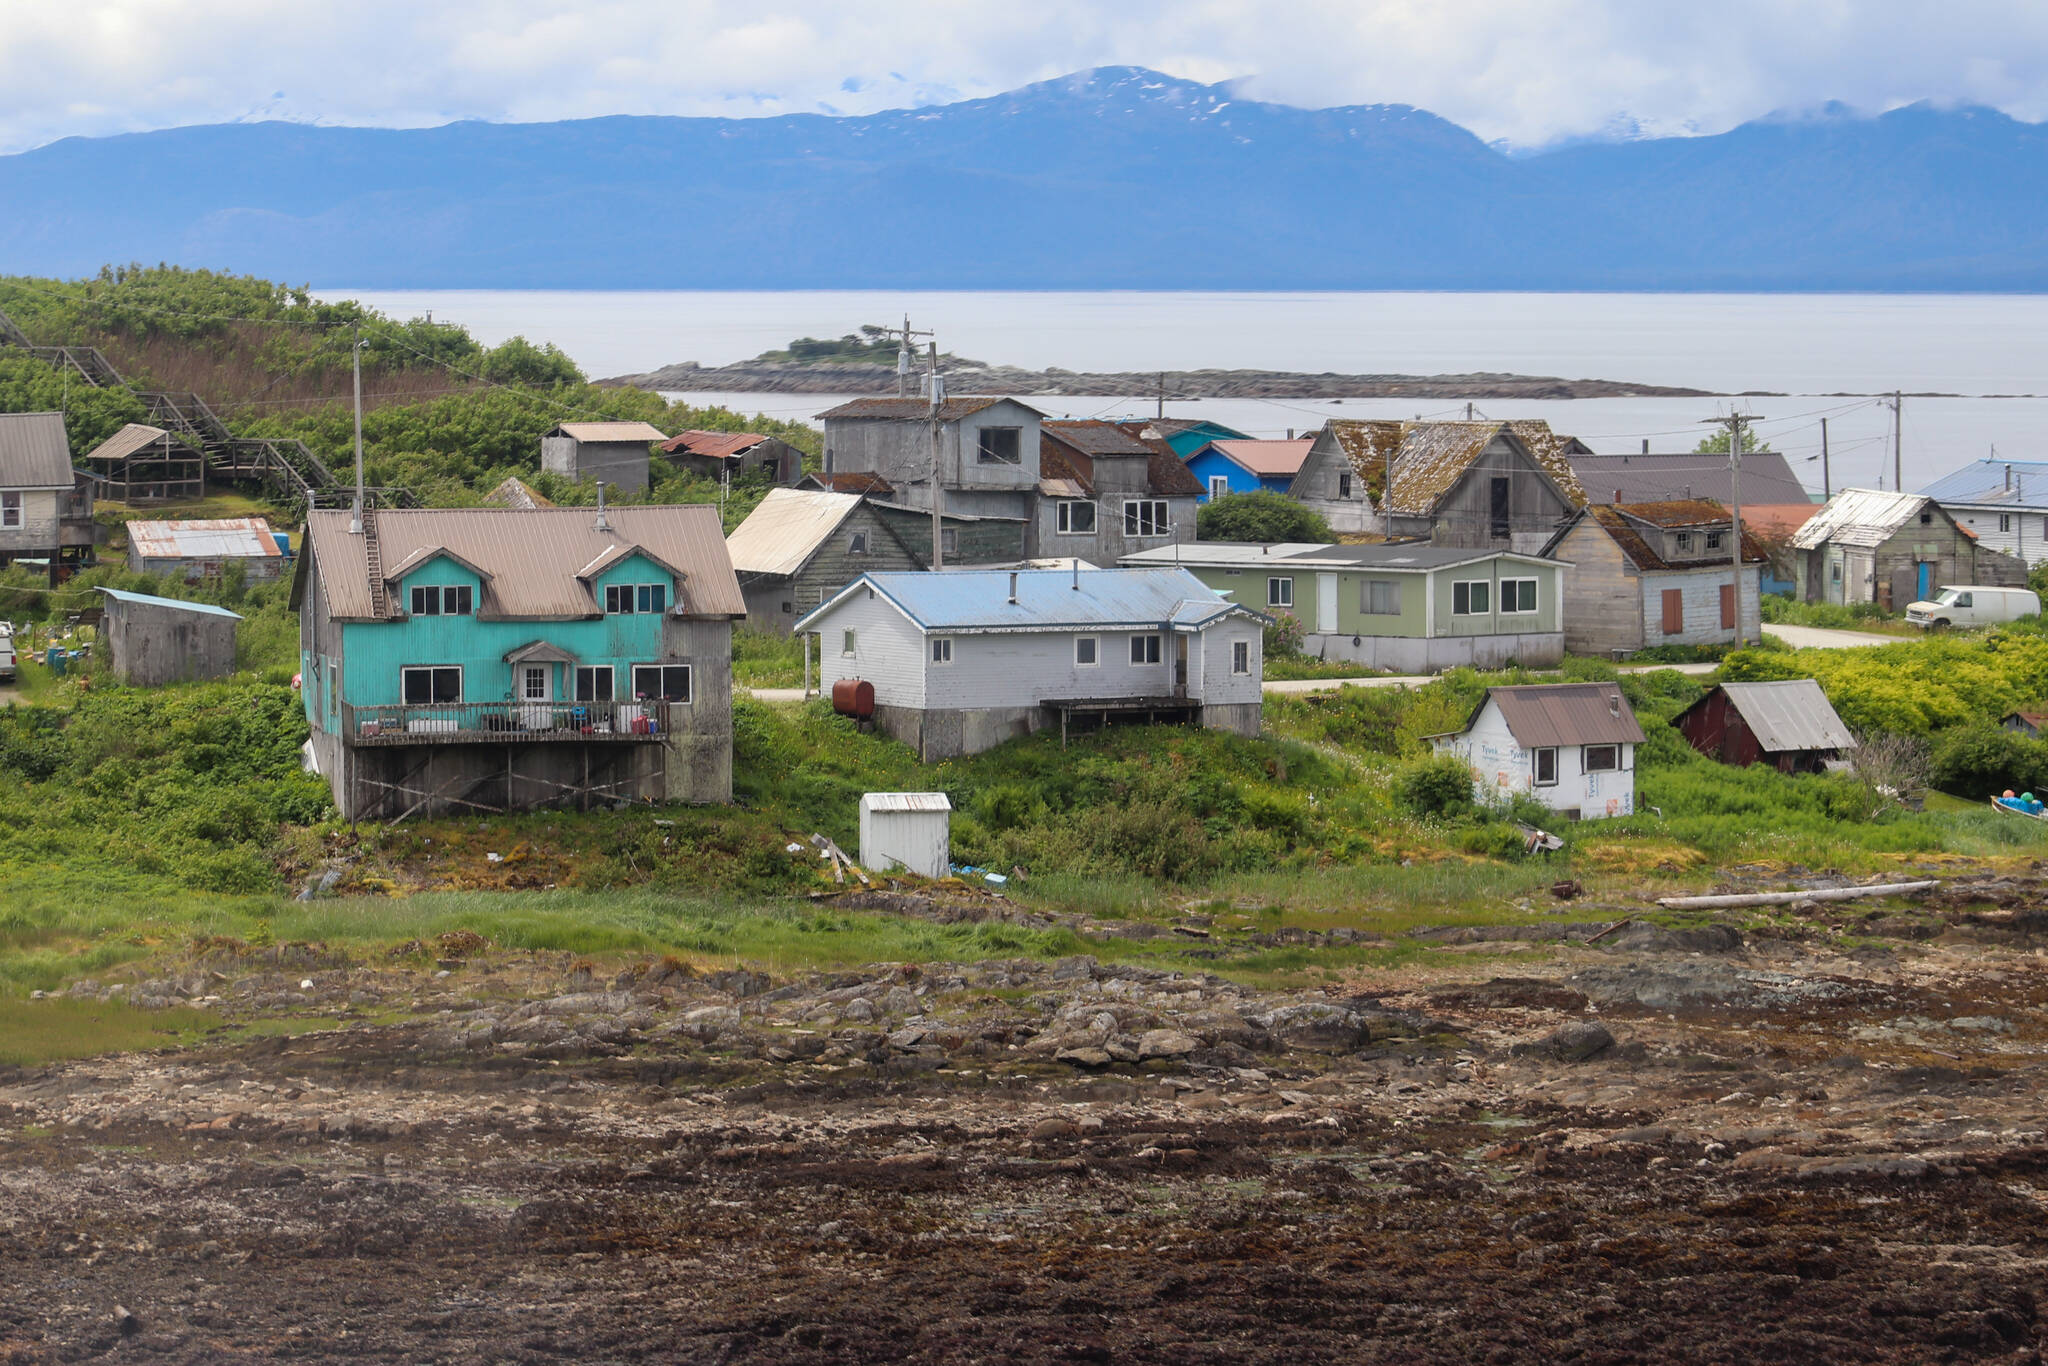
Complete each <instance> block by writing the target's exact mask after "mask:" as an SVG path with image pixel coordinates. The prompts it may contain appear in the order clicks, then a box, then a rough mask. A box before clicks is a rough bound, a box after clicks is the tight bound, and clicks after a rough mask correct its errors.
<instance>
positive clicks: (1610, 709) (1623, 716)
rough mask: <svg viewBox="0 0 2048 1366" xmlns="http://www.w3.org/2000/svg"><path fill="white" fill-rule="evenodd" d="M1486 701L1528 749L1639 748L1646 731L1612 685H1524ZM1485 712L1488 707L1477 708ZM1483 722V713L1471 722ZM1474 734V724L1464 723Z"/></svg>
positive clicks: (1495, 692) (1489, 694) (1489, 693)
mask: <svg viewBox="0 0 2048 1366" xmlns="http://www.w3.org/2000/svg"><path fill="white" fill-rule="evenodd" d="M1486 701H1487V702H1491V703H1493V704H1494V705H1495V706H1497V707H1499V708H1500V714H1501V719H1502V720H1504V721H1506V722H1507V726H1508V733H1509V734H1511V735H1513V736H1514V737H1515V743H1516V744H1519V745H1520V746H1522V748H1524V749H1548V748H1550V747H1551V746H1553V745H1618V744H1641V743H1642V739H1643V728H1642V727H1641V726H1639V725H1637V724H1636V714H1635V713H1634V712H1632V711H1630V710H1629V706H1628V699H1626V698H1624V697H1623V696H1622V695H1621V689H1620V687H1618V686H1617V685H1615V684H1613V683H1525V684H1520V685H1517V686H1515V687H1507V688H1488V689H1487V690H1486ZM1479 705H1480V710H1482V711H1483V710H1484V709H1485V707H1486V703H1485V702H1482V703H1480V704H1479ZM1478 719H1479V712H1477V711H1475V712H1473V714H1472V720H1473V721H1476V720H1478ZM1465 729H1466V730H1470V729H1472V722H1471V721H1467V722H1466V723H1465Z"/></svg>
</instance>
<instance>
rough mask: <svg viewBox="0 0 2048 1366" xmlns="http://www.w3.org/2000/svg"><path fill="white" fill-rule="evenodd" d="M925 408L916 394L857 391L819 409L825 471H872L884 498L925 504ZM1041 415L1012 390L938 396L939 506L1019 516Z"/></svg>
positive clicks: (928, 491) (928, 462) (928, 436)
mask: <svg viewBox="0 0 2048 1366" xmlns="http://www.w3.org/2000/svg"><path fill="white" fill-rule="evenodd" d="M931 413H932V409H931V404H930V403H929V402H927V401H926V400H924V399H921V398H857V399H855V400H853V401H852V402H851V403H842V404H840V405H839V406H838V407H837V408H833V409H830V410H829V411H827V412H823V413H820V414H819V415H818V416H819V417H820V418H821V419H822V420H823V421H824V424H825V456H824V471H823V472H824V473H825V474H826V475H840V474H871V475H878V476H880V477H881V478H882V479H883V480H884V481H886V482H887V483H888V484H889V486H890V494H889V501H891V502H895V503H900V504H902V505H904V506H907V507H918V508H924V509H926V510H927V511H929V510H930V508H931V506H932V462H933V459H934V454H935V453H934V450H933V441H932V427H931ZM1043 420H1044V414H1042V413H1040V412H1039V411H1038V410H1037V409H1036V408H1032V407H1030V406H1028V405H1026V404H1023V403H1019V402H1017V400H1015V399H1013V398H988V397H962V398H948V399H946V400H945V401H944V402H942V403H941V404H940V405H939V414H938V442H937V451H936V458H937V460H938V466H939V470H938V475H939V484H940V486H941V487H942V488H943V489H944V493H945V510H946V511H948V512H957V513H960V514H962V515H964V516H970V517H973V516H983V517H1010V518H1016V519H1018V520H1019V521H1020V522H1021V521H1022V520H1023V519H1024V518H1025V516H1026V509H1027V506H1028V499H1029V497H1030V495H1031V493H1032V492H1033V490H1035V489H1036V488H1037V486H1038V477H1039V475H1038V447H1039V425H1040V423H1041V422H1042V421H1043ZM1021 551H1022V547H1021V546H1020V547H1019V553H1021Z"/></svg>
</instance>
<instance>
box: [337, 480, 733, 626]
mask: <svg viewBox="0 0 2048 1366" xmlns="http://www.w3.org/2000/svg"><path fill="white" fill-rule="evenodd" d="M605 516H606V518H607V519H608V520H609V522H610V523H611V530H609V531H599V530H598V529H597V526H596V521H597V514H596V509H594V508H587V507H574V508H385V509H382V510H379V511H378V512H377V513H375V514H374V517H373V525H374V527H375V529H376V533H377V541H378V549H379V553H380V558H381V560H382V562H383V563H384V564H385V565H387V566H395V565H400V564H404V563H405V562H406V561H407V560H409V559H411V558H413V557H414V556H417V555H421V554H422V553H423V552H431V551H435V550H443V551H447V552H448V553H450V554H452V555H454V556H456V557H458V558H459V559H461V560H463V561H466V562H467V563H470V564H473V565H476V566H477V567H479V568H480V569H482V570H484V571H485V572H487V573H489V574H490V575H491V577H490V578H489V579H487V580H486V581H485V582H484V584H483V600H482V601H481V602H480V603H478V604H477V614H478V615H479V616H482V617H499V618H506V617H515V618H527V619H533V620H550V619H553V620H562V619H573V618H580V617H591V616H597V615H599V614H600V611H601V609H602V607H603V604H602V603H600V602H599V601H598V600H597V599H596V598H595V597H594V596H593V595H592V593H591V590H590V586H589V584H587V583H585V582H584V581H583V580H581V579H579V578H577V577H576V576H577V574H578V573H580V572H582V571H583V569H584V568H585V567H586V566H588V565H590V564H592V563H594V562H596V561H597V560H598V559H599V558H600V557H601V556H604V555H606V554H607V552H610V551H612V550H614V549H616V548H620V547H627V546H638V547H642V548H644V549H646V550H647V552H648V553H649V554H651V555H653V556H655V557H656V558H658V559H660V560H661V561H663V562H665V563H667V564H670V565H673V566H675V567H676V568H677V569H679V570H680V571H682V573H683V575H684V576H685V577H684V582H683V584H682V587H681V590H680V591H679V592H678V594H677V597H676V604H675V611H676V612H677V614H678V615H682V616H699V617H739V616H744V615H746V611H747V605H746V600H745V599H744V598H742V597H741V596H740V585H739V580H738V579H737V578H736V577H734V575H733V572H732V560H731V558H730V557H729V556H727V554H726V550H725V537H724V535H723V534H722V532H723V528H722V527H721V526H720V524H719V520H718V509H717V508H715V507H712V506H709V505H708V504H691V505H689V506H684V507H661V506H655V507H648V506H638V505H636V506H625V507H622V506H618V505H614V506H612V507H609V508H607V509H605ZM348 520H349V514H348V513H347V512H345V511H339V510H337V511H319V512H313V513H309V514H308V515H307V518H306V549H307V552H308V555H309V557H310V559H311V561H312V565H311V569H312V572H314V573H317V574H319V575H320V583H321V587H322V588H323V589H324V590H325V592H326V595H327V603H328V610H329V612H330V613H331V614H332V615H334V616H336V617H342V618H346V619H360V620H367V619H372V618H374V616H375V613H374V612H373V611H372V609H371V605H370V581H369V568H368V562H367V560H366V558H365V555H364V547H363V537H361V536H352V535H350V534H349V529H348ZM386 572H387V574H388V572H389V571H388V570H387V571H386ZM399 606H400V604H399V603H398V602H397V600H396V595H395V594H394V595H392V600H391V603H390V611H389V613H388V615H391V616H396V615H397V613H398V608H399Z"/></svg>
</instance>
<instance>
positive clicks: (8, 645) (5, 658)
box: [0, 621, 14, 683]
mask: <svg viewBox="0 0 2048 1366" xmlns="http://www.w3.org/2000/svg"><path fill="white" fill-rule="evenodd" d="M13 681H14V623H13V622H11V621H0V682H7V683H12V682H13Z"/></svg>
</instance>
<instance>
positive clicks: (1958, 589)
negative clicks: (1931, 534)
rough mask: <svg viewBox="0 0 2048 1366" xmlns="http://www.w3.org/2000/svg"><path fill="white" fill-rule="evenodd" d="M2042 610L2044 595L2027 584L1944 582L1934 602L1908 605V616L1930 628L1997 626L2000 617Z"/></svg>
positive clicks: (2007, 618) (2011, 618)
mask: <svg viewBox="0 0 2048 1366" xmlns="http://www.w3.org/2000/svg"><path fill="white" fill-rule="evenodd" d="M2040 610H2041V598H2040V596H2039V595H2038V594H2036V593H2035V592H2033V591H2032V590H2031V589H2026V588H1979V587H1977V586H1976V585H1974V584H1971V585H1968V586H1963V585H1956V584H1943V585H1942V588H1941V591H1940V592H1939V593H1936V594H1935V595H1934V601H1932V602H1916V603H1914V604H1912V605H1911V606H1910V607H1908V608H1907V609H1906V620H1907V621H1909V622H1911V623H1913V625H1915V626H1924V627H1926V628H1927V629H1928V630H1930V631H1945V630H1947V629H1948V628H1949V627H1951V626H1994V625H1996V624H1997V623H1999V622H2001V621H2018V620H2019V619H2020V618H2021V617H2031V616H2034V615H2036V614H2037V613H2039V612H2040Z"/></svg>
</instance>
